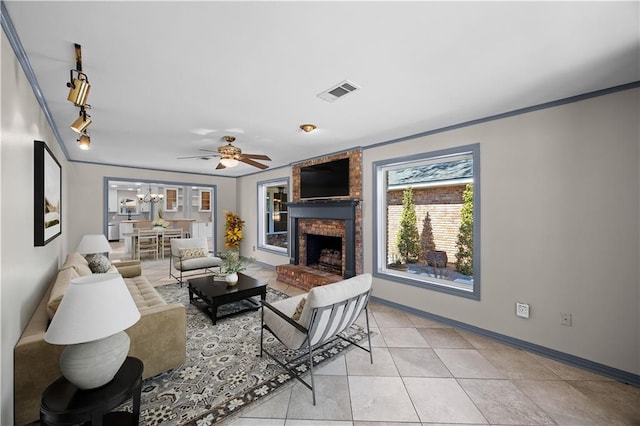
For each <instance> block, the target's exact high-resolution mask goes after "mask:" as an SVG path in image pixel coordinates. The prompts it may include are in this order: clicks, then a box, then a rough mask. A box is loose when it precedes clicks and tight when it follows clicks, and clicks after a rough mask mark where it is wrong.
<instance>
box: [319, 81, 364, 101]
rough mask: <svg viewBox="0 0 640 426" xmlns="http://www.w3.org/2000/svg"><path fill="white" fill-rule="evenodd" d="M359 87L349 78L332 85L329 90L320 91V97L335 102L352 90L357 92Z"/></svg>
mask: <svg viewBox="0 0 640 426" xmlns="http://www.w3.org/2000/svg"><path fill="white" fill-rule="evenodd" d="M358 89H359V87H358V86H356V85H355V84H353V83H352V82H350V81H349V80H345V81H343V82H342V83H339V84H338V85H337V86H334V87H332V88H331V89H329V90H325V91H324V92H322V93H320V94H319V95H318V97H319V98H320V99H324V100H325V101H327V102H333V101H335V100H336V99H339V98H341V97H343V96H344V95H347V94H349V93H351V92H355V91H356V90H358Z"/></svg>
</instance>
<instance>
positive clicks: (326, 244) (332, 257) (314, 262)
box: [306, 234, 342, 275]
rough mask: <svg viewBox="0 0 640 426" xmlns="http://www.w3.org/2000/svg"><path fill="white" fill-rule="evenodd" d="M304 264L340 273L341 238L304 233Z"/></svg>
mask: <svg viewBox="0 0 640 426" xmlns="http://www.w3.org/2000/svg"><path fill="white" fill-rule="evenodd" d="M306 246H307V252H306V265H307V266H308V267H310V268H314V269H318V270H320V271H324V272H329V273H332V274H336V275H342V238H341V237H332V236H328V235H316V234H306Z"/></svg>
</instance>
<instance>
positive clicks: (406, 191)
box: [374, 144, 480, 299]
mask: <svg viewBox="0 0 640 426" xmlns="http://www.w3.org/2000/svg"><path fill="white" fill-rule="evenodd" d="M478 171H479V146H478V145H477V144H476V145H470V146H466V147H460V148H454V149H447V150H442V151H437V152H432V153H425V154H418V155H412V156H410V157H404V158H396V159H390V160H385V161H380V162H376V163H374V173H375V183H374V191H375V194H376V209H375V221H376V223H377V225H378V226H377V229H378V230H379V231H378V234H377V236H376V241H377V242H376V247H375V257H376V274H377V275H379V276H382V277H384V278H387V279H390V280H394V281H399V282H403V283H407V284H412V285H417V286H422V287H426V288H430V289H435V290H439V291H444V292H448V293H452V294H459V295H462V296H466V297H470V298H475V299H479V297H480V283H479V277H480V273H479V271H480V262H479V254H480V253H479V247H480V236H479V230H480V226H479V211H480V205H479V202H480V194H479V188H480V184H479V182H480V181H479V172H478Z"/></svg>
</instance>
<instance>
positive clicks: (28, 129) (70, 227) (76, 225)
mask: <svg viewBox="0 0 640 426" xmlns="http://www.w3.org/2000/svg"><path fill="white" fill-rule="evenodd" d="M1 60H2V68H1V72H2V74H1V78H2V86H1V94H2V110H1V111H0V117H1V122H0V126H1V132H2V137H1V139H0V161H1V165H2V168H1V169H0V205H1V209H0V242H1V244H0V279H1V281H0V327H1V329H2V334H1V349H0V363H1V365H2V372H1V376H0V398H1V400H2V404H1V406H0V424H2V425H9V424H13V417H14V416H13V348H14V346H15V344H16V342H17V341H18V339H19V338H20V335H21V334H22V330H23V329H24V327H25V326H26V324H27V322H28V321H29V319H30V318H31V315H32V314H33V311H34V309H35V307H36V306H37V304H38V302H39V301H40V299H41V298H42V296H43V294H44V292H45V290H46V288H47V287H48V285H49V284H50V283H51V281H52V280H53V279H54V277H55V275H56V272H57V270H58V268H59V267H60V266H61V265H62V262H63V261H64V259H65V257H66V255H67V253H68V252H70V251H73V250H75V247H76V246H77V245H78V243H79V242H80V239H81V238H82V236H83V235H84V234H88V233H102V232H103V212H104V210H106V206H104V201H103V178H104V177H105V176H110V177H122V178H135V179H148V180H162V181H176V182H187V183H196V184H206V185H216V186H217V200H216V212H215V214H216V215H217V216H218V217H223V216H224V210H225V209H228V208H230V207H229V206H235V205H236V179H233V178H226V177H211V176H204V175H191V174H184V173H169V172H158V171H151V170H141V169H130V168H123V167H111V166H98V165H91V164H82V163H71V162H67V161H66V159H65V155H64V153H63V152H62V150H61V149H60V147H59V145H58V143H57V141H56V139H55V137H54V134H53V131H52V130H51V128H50V126H49V124H48V123H47V121H46V118H45V117H44V115H43V113H42V110H41V108H40V106H39V104H38V103H37V101H36V99H35V96H34V94H33V91H32V89H31V86H30V84H29V82H28V81H27V79H26V77H25V75H24V73H23V71H22V68H21V66H20V64H19V63H18V61H17V60H16V56H15V55H14V53H13V50H12V48H11V46H10V44H9V42H8V40H7V38H6V35H5V33H4V31H3V32H2V50H1ZM34 140H43V141H45V142H47V144H48V146H49V148H50V149H51V150H52V151H53V153H54V155H55V156H56V158H57V159H58V161H59V162H60V163H61V165H62V174H63V183H62V186H63V189H62V196H63V201H62V215H63V217H62V220H63V221H62V235H61V236H59V237H58V238H56V239H55V240H53V241H52V242H50V243H49V244H47V245H46V246H44V247H34V246H33V183H34V182H33V141H34ZM94 143H108V141H100V142H98V141H97V140H96V141H95V142H94ZM223 235H224V220H219V221H218V228H217V237H218V238H217V240H218V241H217V243H218V247H221V246H222V244H224V238H223Z"/></svg>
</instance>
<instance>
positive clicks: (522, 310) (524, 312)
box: [516, 302, 529, 318]
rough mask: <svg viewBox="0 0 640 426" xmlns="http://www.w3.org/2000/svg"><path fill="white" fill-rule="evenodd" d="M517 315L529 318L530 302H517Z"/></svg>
mask: <svg viewBox="0 0 640 426" xmlns="http://www.w3.org/2000/svg"><path fill="white" fill-rule="evenodd" d="M516 316H519V317H521V318H529V304H528V303H520V302H516Z"/></svg>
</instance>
